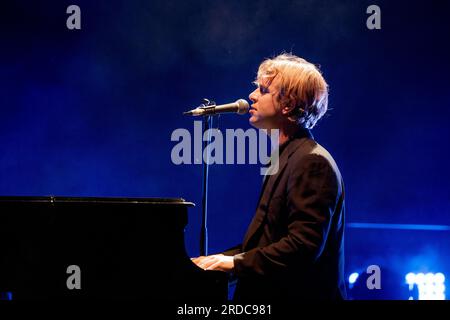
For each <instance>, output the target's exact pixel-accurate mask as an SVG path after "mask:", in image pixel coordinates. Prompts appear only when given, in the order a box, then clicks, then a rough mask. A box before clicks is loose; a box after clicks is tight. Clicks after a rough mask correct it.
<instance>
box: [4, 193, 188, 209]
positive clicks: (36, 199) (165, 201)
mask: <svg viewBox="0 0 450 320" xmlns="http://www.w3.org/2000/svg"><path fill="white" fill-rule="evenodd" d="M0 203H51V204H58V203H61V204H70V203H74V204H75V203H77V204H138V205H139V204H148V205H183V206H188V207H193V206H195V204H194V203H192V202H188V201H185V200H184V199H183V198H128V197H60V196H0Z"/></svg>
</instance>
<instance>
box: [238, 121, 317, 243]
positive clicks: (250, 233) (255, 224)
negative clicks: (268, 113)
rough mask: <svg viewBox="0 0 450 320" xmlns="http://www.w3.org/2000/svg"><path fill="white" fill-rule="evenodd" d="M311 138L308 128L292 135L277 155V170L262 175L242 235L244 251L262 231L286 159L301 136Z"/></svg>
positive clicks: (293, 150) (300, 142)
mask: <svg viewBox="0 0 450 320" xmlns="http://www.w3.org/2000/svg"><path fill="white" fill-rule="evenodd" d="M306 137H308V138H312V135H311V133H310V132H309V130H300V131H299V133H298V134H297V135H296V136H295V137H294V139H292V140H290V141H288V142H287V145H286V146H285V147H284V150H282V151H281V155H280V156H279V161H278V171H277V173H275V174H273V175H266V176H265V177H264V183H263V186H262V189H261V194H260V197H259V201H258V205H257V207H256V213H255V215H254V217H253V219H252V222H251V223H250V226H249V227H248V229H247V233H246V235H245V237H244V241H243V242H242V248H243V250H244V251H246V249H247V247H248V246H249V245H250V246H251V243H250V241H251V240H252V238H255V237H257V239H259V236H258V235H259V234H260V232H261V231H262V229H261V228H262V226H263V225H264V220H265V217H266V214H267V211H268V207H269V204H270V200H271V199H272V196H273V193H274V191H275V189H276V186H277V185H278V183H279V181H280V179H281V177H282V176H283V174H284V171H285V169H286V166H287V164H288V159H289V158H290V156H291V155H292V154H293V153H294V152H295V150H297V149H298V147H299V146H300V145H301V144H302V143H303V142H305V141H306V140H305V139H302V138H306ZM273 165H274V164H272V165H271V168H270V169H269V172H270V170H271V169H272V167H273Z"/></svg>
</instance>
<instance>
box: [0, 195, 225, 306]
mask: <svg viewBox="0 0 450 320" xmlns="http://www.w3.org/2000/svg"><path fill="white" fill-rule="evenodd" d="M190 206H193V204H192V203H189V202H186V201H184V200H183V199H158V198H73V197H0V293H1V294H2V296H3V297H5V295H6V296H8V297H10V298H11V297H12V300H30V299H32V300H34V299H152V300H154V301H158V300H165V301H177V302H189V301H191V302H224V301H226V300H227V289H228V287H227V282H228V278H227V275H226V274H225V273H223V272H218V271H204V270H202V269H200V268H198V267H197V266H196V265H194V264H193V263H192V262H191V260H190V258H189V257H188V256H187V254H186V249H185V244H184V229H185V226H186V225H187V221H188V208H189V207H190ZM73 265H74V266H78V267H79V269H80V273H79V275H80V277H79V280H80V284H81V288H80V289H76V288H73V287H72V288H71V289H69V287H68V285H67V280H68V278H69V277H70V276H71V275H73V274H74V271H73V270H69V273H68V267H69V266H73ZM72 280H73V279H72Z"/></svg>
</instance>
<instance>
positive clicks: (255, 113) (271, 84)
mask: <svg viewBox="0 0 450 320" xmlns="http://www.w3.org/2000/svg"><path fill="white" fill-rule="evenodd" d="M276 83H277V77H275V78H272V79H271V78H269V79H267V78H262V79H258V80H257V81H256V82H255V84H256V85H257V88H256V89H255V90H254V91H253V92H252V93H250V95H249V98H250V100H251V101H252V102H253V104H252V105H251V109H250V111H249V113H250V115H251V116H250V119H249V122H250V124H251V125H252V126H253V127H255V128H258V129H278V128H280V122H281V120H282V114H281V108H280V106H279V104H278V102H277V94H278V92H277V90H276Z"/></svg>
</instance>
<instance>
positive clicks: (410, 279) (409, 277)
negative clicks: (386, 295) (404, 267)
mask: <svg viewBox="0 0 450 320" xmlns="http://www.w3.org/2000/svg"><path fill="white" fill-rule="evenodd" d="M405 280H406V283H407V284H409V285H412V284H414V283H415V282H416V274H415V273H412V272H410V273H408V274H407V275H406V277H405Z"/></svg>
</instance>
